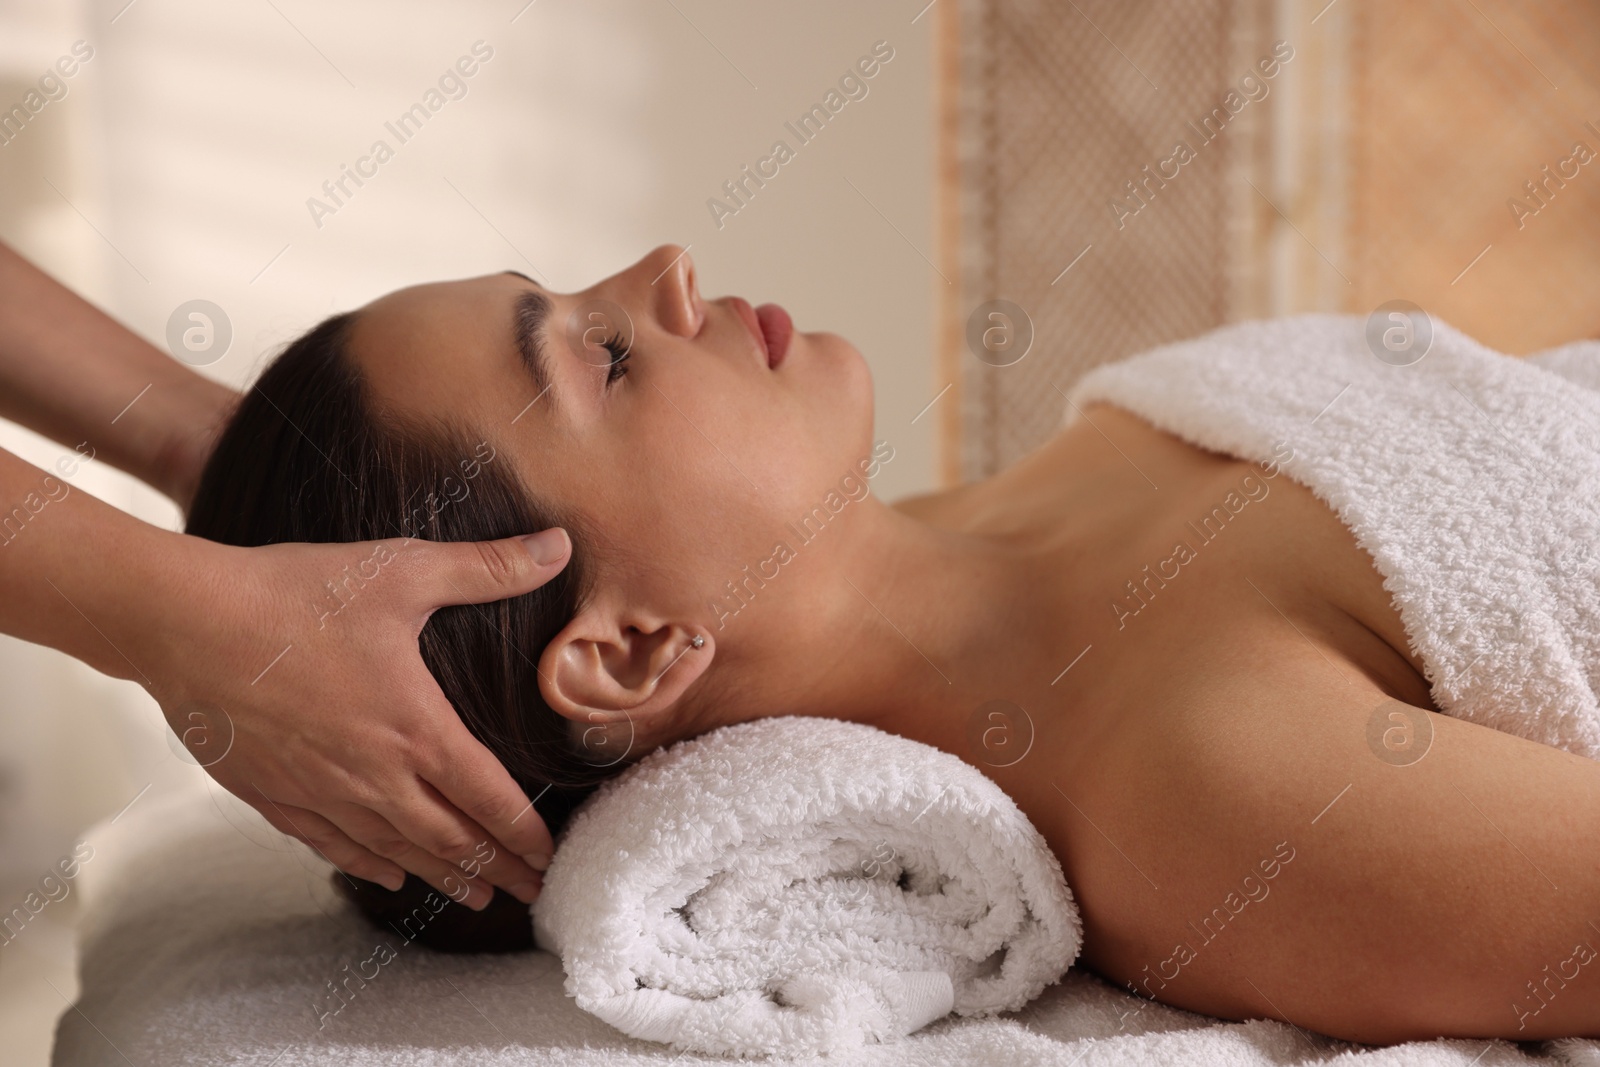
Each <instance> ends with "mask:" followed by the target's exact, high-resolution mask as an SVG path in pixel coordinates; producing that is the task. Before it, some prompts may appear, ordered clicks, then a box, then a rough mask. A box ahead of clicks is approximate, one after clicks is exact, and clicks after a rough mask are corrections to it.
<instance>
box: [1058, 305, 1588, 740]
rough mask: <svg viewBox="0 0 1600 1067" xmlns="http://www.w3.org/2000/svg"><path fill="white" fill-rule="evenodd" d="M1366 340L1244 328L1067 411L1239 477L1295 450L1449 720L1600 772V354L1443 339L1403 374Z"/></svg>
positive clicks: (1079, 400)
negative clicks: (1231, 466) (1221, 465)
mask: <svg viewBox="0 0 1600 1067" xmlns="http://www.w3.org/2000/svg"><path fill="white" fill-rule="evenodd" d="M1365 325H1366V320H1365V319H1364V318H1362V317H1357V316H1343V315H1305V316H1299V317H1294V318H1287V319H1274V320H1269V321H1260V322H1246V323H1240V324H1237V325H1233V326H1228V327H1225V328H1223V329H1220V330H1217V331H1214V332H1212V333H1210V334H1207V335H1205V336H1202V337H1199V338H1196V339H1194V340H1191V341H1185V342H1181V343H1178V344H1172V345H1166V346H1164V347H1161V348H1157V349H1154V350H1152V351H1149V352H1146V353H1144V354H1142V355H1139V356H1135V357H1133V358H1132V359H1128V360H1125V361H1123V362H1121V363H1116V364H1112V365H1108V366H1104V367H1100V368H1097V369H1096V370H1094V371H1092V372H1090V373H1089V374H1088V375H1086V376H1085V377H1084V378H1083V379H1082V380H1081V381H1080V382H1079V383H1078V385H1077V386H1076V387H1075V388H1074V389H1073V390H1072V392H1071V398H1072V401H1073V403H1074V404H1075V405H1076V406H1077V408H1079V409H1081V408H1082V407H1084V406H1085V405H1087V404H1090V403H1095V402H1105V403H1110V404H1114V405H1115V406H1117V407H1119V408H1122V409H1124V410H1127V411H1130V412H1132V413H1134V414H1136V415H1138V416H1140V417H1142V418H1143V419H1145V420H1146V421H1148V422H1150V423H1152V424H1153V425H1155V426H1156V427H1158V428H1160V429H1162V430H1165V431H1167V432H1169V433H1172V434H1174V435H1176V436H1178V437H1180V438H1183V439H1184V440H1186V441H1189V442H1190V443H1192V444H1195V445H1198V446H1200V447H1202V448H1206V449H1210V450H1212V451H1215V452H1221V453H1224V454H1228V455H1233V456H1237V457H1239V458H1241V459H1247V460H1252V461H1256V462H1268V461H1271V460H1272V459H1273V458H1274V456H1275V455H1276V456H1279V457H1282V456H1283V455H1285V454H1286V449H1292V453H1293V454H1292V457H1291V458H1289V459H1287V460H1283V461H1282V462H1281V463H1280V466H1281V467H1282V469H1283V471H1284V472H1285V473H1286V474H1288V475H1289V476H1290V477H1291V478H1293V479H1294V480H1295V481H1297V482H1300V483H1301V484H1303V485H1305V486H1306V487H1308V488H1309V489H1311V490H1312V491H1313V492H1314V493H1315V494H1316V495H1317V497H1318V498H1319V499H1321V500H1322V501H1324V502H1325V503H1327V504H1328V505H1329V506H1330V507H1331V508H1332V509H1333V510H1334V512H1335V513H1336V514H1337V515H1338V516H1339V518H1340V519H1341V520H1342V521H1343V522H1344V524H1345V525H1346V526H1347V527H1349V528H1350V530H1351V531H1352V532H1353V533H1354V534H1355V536H1356V539H1357V541H1358V543H1359V544H1360V545H1361V547H1362V548H1364V549H1365V550H1366V551H1367V552H1368V553H1370V554H1371V556H1372V558H1373V560H1374V562H1375V563H1376V565H1377V569H1378V571H1379V573H1380V574H1382V575H1383V579H1384V588H1385V589H1386V590H1388V592H1389V593H1390V594H1391V596H1392V598H1393V603H1394V606H1395V608H1396V609H1397V610H1398V611H1399V614H1400V619H1401V622H1402V623H1403V624H1404V626H1405V630H1406V634H1407V636H1408V637H1409V638H1410V641H1411V645H1412V648H1413V649H1414V650H1415V652H1416V653H1417V655H1418V656H1419V657H1420V658H1421V660H1422V662H1423V663H1424V665H1425V668H1426V676H1427V680H1428V682H1429V684H1430V685H1431V687H1432V695H1433V699H1434V701H1435V703H1437V705H1438V706H1439V708H1440V709H1441V710H1443V711H1445V712H1446V713H1448V714H1450V715H1454V716H1456V717H1458V718H1462V719H1466V720H1469V721H1471V722H1475V723H1479V724H1481V725H1483V726H1488V727H1492V728H1494V729H1497V730H1503V731H1506V732H1508V733H1513V734H1517V735H1519V736H1521V737H1525V738H1528V739H1530V740H1533V741H1539V742H1542V743H1545V744H1549V745H1555V746H1557V747H1560V748H1565V749H1568V750H1570V751H1573V752H1577V753H1581V754H1583V755H1586V756H1589V757H1591V758H1595V757H1600V700H1597V698H1596V692H1597V690H1600V551H1597V545H1596V541H1597V539H1600V342H1596V341H1585V342H1578V343H1575V344H1571V345H1566V346H1564V347H1562V348H1559V349H1553V350H1551V351H1549V352H1544V353H1540V354H1538V355H1536V356H1533V357H1529V358H1527V359H1516V358H1513V357H1510V356H1506V355H1503V354H1501V353H1498V352H1495V351H1493V350H1491V349H1488V348H1486V347H1484V346H1483V345H1481V344H1479V343H1477V342H1476V341H1474V340H1472V339H1471V338H1469V337H1467V336H1465V335H1464V334H1462V333H1460V332H1459V331H1457V330H1455V329H1453V328H1451V327H1449V326H1448V325H1446V324H1444V323H1441V322H1439V321H1438V320H1434V339H1433V343H1432V347H1431V348H1430V349H1429V350H1428V352H1427V355H1426V356H1424V357H1423V358H1422V359H1421V360H1420V361H1418V362H1416V363H1414V364H1412V365H1410V366H1393V365H1390V364H1389V363H1385V362H1382V361H1380V360H1379V359H1378V358H1376V357H1375V356H1374V355H1373V353H1372V351H1371V350H1369V349H1368V347H1367V343H1366V340H1365V337H1364V330H1365ZM1076 418H1077V412H1076V411H1075V410H1069V412H1068V420H1069V422H1070V421H1072V420H1074V419H1076Z"/></svg>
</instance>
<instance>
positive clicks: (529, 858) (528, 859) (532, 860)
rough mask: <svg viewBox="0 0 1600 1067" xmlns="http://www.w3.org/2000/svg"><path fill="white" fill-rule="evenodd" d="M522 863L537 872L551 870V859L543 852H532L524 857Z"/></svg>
mask: <svg viewBox="0 0 1600 1067" xmlns="http://www.w3.org/2000/svg"><path fill="white" fill-rule="evenodd" d="M522 862H523V863H526V864H527V865H528V866H529V867H532V868H533V869H534V870H536V871H548V870H549V869H550V857H549V856H547V855H545V854H544V853H543V852H530V853H528V854H527V855H526V856H524V857H522Z"/></svg>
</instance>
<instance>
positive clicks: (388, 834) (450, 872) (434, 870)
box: [328, 804, 544, 909]
mask: <svg viewBox="0 0 1600 1067" xmlns="http://www.w3.org/2000/svg"><path fill="white" fill-rule="evenodd" d="M328 814H329V817H330V818H332V819H333V820H334V822H336V823H337V824H338V826H339V828H340V829H342V830H343V831H344V832H345V833H346V834H348V835H349V836H350V837H351V838H353V839H355V840H356V841H357V842H359V843H361V844H362V845H364V846H365V847H367V848H369V849H371V850H372V851H374V852H376V853H378V854H379V855H381V856H386V857H388V858H389V859H391V860H393V861H394V862H396V863H398V864H400V866H402V867H404V868H406V869H407V870H409V871H411V872H412V873H414V874H416V875H417V876H418V877H420V878H422V879H423V880H425V881H428V882H429V884H430V885H433V886H434V887H435V888H436V889H440V890H441V891H443V892H445V893H446V894H447V895H449V896H450V898H451V899H452V900H460V901H462V902H463V903H466V904H467V905H468V906H469V907H472V908H474V909H476V908H477V907H479V906H480V905H487V904H488V903H489V899H490V898H491V897H493V895H494V887H495V886H499V887H500V888H502V889H504V890H506V891H507V892H508V893H510V894H511V895H512V896H513V897H516V898H517V899H518V900H520V901H522V903H524V904H532V903H533V901H534V899H535V898H536V897H538V895H539V889H540V888H541V886H542V885H543V884H544V882H543V876H542V875H541V874H540V872H538V871H536V870H534V869H533V868H531V867H529V866H528V865H527V864H526V863H524V862H522V860H521V859H519V858H517V857H516V856H513V855H511V854H510V853H508V852H506V851H505V850H504V849H502V848H499V847H497V846H496V845H495V843H494V842H493V841H491V840H489V839H488V836H487V835H486V834H485V833H484V831H483V829H482V827H479V826H474V825H471V824H470V823H465V826H466V830H467V834H468V836H469V837H472V838H474V839H475V841H476V842H477V843H476V844H475V845H474V847H473V852H472V855H471V856H470V857H469V858H467V859H464V860H459V861H455V862H446V861H445V860H442V859H440V858H439V857H437V856H434V855H432V854H430V853H428V852H426V851H424V850H423V849H422V848H420V847H418V846H417V845H416V844H414V843H413V842H412V841H411V840H410V839H409V838H407V837H406V835H404V834H402V833H401V832H400V831H399V830H398V829H396V828H395V827H394V825H393V824H392V823H390V822H389V820H388V819H386V818H385V817H384V816H382V815H380V814H379V813H378V812H375V811H369V810H367V809H366V808H362V807H358V806H356V805H350V804H341V805H336V806H335V807H333V808H332V809H330V810H329V813H328ZM458 814H459V813H458ZM446 876H450V877H451V879H452V880H451V884H449V885H445V884H444V879H445V878H446ZM463 886H469V887H471V888H472V892H471V893H470V894H467V895H464V894H463V890H462V887H463Z"/></svg>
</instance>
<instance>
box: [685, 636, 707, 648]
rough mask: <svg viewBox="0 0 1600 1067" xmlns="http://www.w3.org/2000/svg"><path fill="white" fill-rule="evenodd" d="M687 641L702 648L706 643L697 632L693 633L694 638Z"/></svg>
mask: <svg viewBox="0 0 1600 1067" xmlns="http://www.w3.org/2000/svg"><path fill="white" fill-rule="evenodd" d="M689 643H690V644H691V645H693V646H694V647H695V648H704V647H705V644H706V639H705V638H704V637H702V636H701V635H699V634H695V635H694V640H693V641H690V642H689Z"/></svg>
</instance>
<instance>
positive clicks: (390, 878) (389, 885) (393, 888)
mask: <svg viewBox="0 0 1600 1067" xmlns="http://www.w3.org/2000/svg"><path fill="white" fill-rule="evenodd" d="M378 884H379V885H381V886H383V888H385V889H387V890H388V891H389V892H391V893H398V892H400V887H401V886H403V885H405V884H406V876H405V875H403V874H399V873H391V874H386V875H384V876H383V877H382V878H380V879H378Z"/></svg>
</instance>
